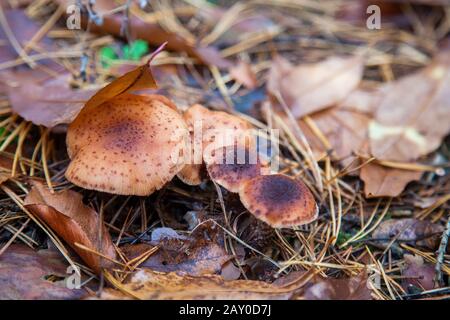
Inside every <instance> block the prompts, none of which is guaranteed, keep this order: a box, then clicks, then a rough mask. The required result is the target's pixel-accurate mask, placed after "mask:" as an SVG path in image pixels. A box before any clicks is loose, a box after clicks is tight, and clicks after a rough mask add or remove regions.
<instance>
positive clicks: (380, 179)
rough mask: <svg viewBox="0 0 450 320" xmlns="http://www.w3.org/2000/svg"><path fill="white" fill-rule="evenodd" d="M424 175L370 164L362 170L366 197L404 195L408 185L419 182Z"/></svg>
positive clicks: (418, 172) (361, 175)
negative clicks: (403, 192)
mask: <svg viewBox="0 0 450 320" xmlns="http://www.w3.org/2000/svg"><path fill="white" fill-rule="evenodd" d="M422 173H423V172H421V171H412V170H402V169H395V168H386V167H383V166H381V165H379V164H375V163H369V164H367V165H364V166H363V167H362V168H361V173H360V177H361V179H362V180H363V181H364V194H365V195H366V197H368V198H372V197H396V196H398V195H400V193H402V191H403V189H405V187H406V185H407V184H408V183H410V182H411V181H415V180H419V179H420V177H421V176H422Z"/></svg>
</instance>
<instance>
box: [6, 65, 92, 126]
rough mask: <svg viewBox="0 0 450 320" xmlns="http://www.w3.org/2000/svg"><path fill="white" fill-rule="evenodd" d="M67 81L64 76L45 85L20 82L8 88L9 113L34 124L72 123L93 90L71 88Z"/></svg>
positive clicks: (48, 81)
mask: <svg viewBox="0 0 450 320" xmlns="http://www.w3.org/2000/svg"><path fill="white" fill-rule="evenodd" d="M70 78H71V75H69V74H65V75H61V76H58V77H56V78H51V79H48V80H47V81H44V82H35V81H21V83H19V84H18V86H16V87H9V88H8V97H9V100H10V102H11V108H12V110H13V111H14V112H16V113H17V114H19V115H20V116H21V117H22V118H24V119H25V120H27V121H31V122H33V123H34V124H36V125H43V126H46V127H54V126H56V125H58V124H64V123H70V122H72V120H73V119H75V117H76V116H77V114H78V112H80V110H81V108H83V105H84V104H85V103H86V101H88V100H89V98H90V97H91V96H92V95H93V94H94V93H95V91H94V90H76V89H73V88H71V87H70Z"/></svg>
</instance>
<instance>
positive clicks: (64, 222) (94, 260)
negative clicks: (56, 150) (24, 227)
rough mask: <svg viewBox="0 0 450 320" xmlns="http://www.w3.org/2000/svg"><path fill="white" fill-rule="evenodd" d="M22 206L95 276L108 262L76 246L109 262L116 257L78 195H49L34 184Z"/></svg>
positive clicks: (104, 232)
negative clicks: (44, 225) (94, 273)
mask: <svg viewBox="0 0 450 320" xmlns="http://www.w3.org/2000/svg"><path fill="white" fill-rule="evenodd" d="M25 207H26V208H27V209H28V210H30V211H31V212H32V213H33V214H34V215H36V216H37V217H39V218H40V219H42V220H43V221H44V222H45V223H46V224H47V225H48V226H49V227H50V228H51V229H52V230H53V231H54V232H55V233H56V234H58V235H59V236H60V237H61V238H63V239H64V240H65V241H66V242H67V244H69V245H70V246H71V247H72V248H73V249H74V251H75V252H76V253H78V255H79V256H80V257H81V258H82V259H83V261H84V262H85V263H86V265H87V266H89V267H90V268H91V269H92V270H94V271H95V272H97V273H99V272H100V271H101V269H102V267H109V266H111V261H109V260H107V259H104V258H100V257H99V255H97V254H94V253H91V252H89V251H87V250H84V249H82V248H80V247H78V246H77V245H76V243H79V244H81V245H83V246H85V247H87V248H89V249H91V250H93V251H96V252H99V253H101V254H102V255H103V256H106V257H108V258H110V259H115V257H116V251H115V249H114V246H113V244H112V240H111V237H110V235H109V233H108V231H107V230H106V228H105V226H104V225H103V221H99V216H98V214H97V212H95V210H94V209H92V208H90V207H88V206H86V205H84V204H83V199H82V195H81V194H79V193H77V192H75V191H72V190H65V191H61V192H59V193H51V192H50V191H49V190H48V189H47V188H46V187H45V186H44V185H43V184H42V183H39V182H36V181H35V182H34V183H33V188H32V189H31V191H30V193H28V195H27V197H26V198H25Z"/></svg>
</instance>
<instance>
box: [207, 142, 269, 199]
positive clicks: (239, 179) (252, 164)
mask: <svg viewBox="0 0 450 320" xmlns="http://www.w3.org/2000/svg"><path fill="white" fill-rule="evenodd" d="M205 162H206V169H207V170H208V173H209V176H210V177H211V179H212V180H214V181H215V182H217V183H218V184H220V185H221V186H222V187H224V188H225V189H227V190H228V191H230V192H239V187H240V185H241V184H242V183H244V182H246V181H248V180H250V179H252V178H254V177H257V176H259V175H262V174H269V173H270V169H269V167H268V165H267V164H266V163H263V162H262V161H261V159H260V158H259V155H258V152H257V151H256V150H252V149H250V148H248V147H242V146H238V145H234V146H227V147H221V148H219V149H216V150H214V151H213V152H212V153H211V157H209V158H205Z"/></svg>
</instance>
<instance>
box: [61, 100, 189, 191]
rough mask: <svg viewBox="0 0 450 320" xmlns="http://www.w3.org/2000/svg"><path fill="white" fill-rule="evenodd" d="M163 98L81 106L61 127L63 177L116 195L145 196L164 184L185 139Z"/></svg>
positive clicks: (178, 163) (181, 125)
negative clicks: (67, 158) (63, 137)
mask: <svg viewBox="0 0 450 320" xmlns="http://www.w3.org/2000/svg"><path fill="white" fill-rule="evenodd" d="M165 99H166V98H164V97H162V98H161V97H156V98H155V96H140V95H133V94H122V95H120V96H117V97H115V98H114V99H112V100H109V101H108V102H105V103H103V104H102V105H100V106H98V107H97V108H93V109H91V110H89V111H88V112H83V110H82V112H81V113H80V114H79V115H78V117H77V118H76V119H75V121H74V122H72V123H71V124H70V126H69V129H68V131H67V149H68V154H69V156H70V158H71V159H72V161H71V163H70V165H69V167H68V169H67V171H66V177H67V179H68V180H69V181H71V182H73V183H74V184H76V185H78V186H81V187H83V188H86V189H91V190H98V191H104V192H109V193H114V194H122V195H142V196H143V195H149V194H151V193H152V192H154V191H155V190H158V189H160V188H161V187H162V186H164V184H165V183H166V182H168V181H170V180H171V179H172V178H173V177H174V176H175V175H176V174H177V173H178V171H179V170H181V168H182V167H183V165H184V162H183V151H184V150H185V148H186V142H187V140H188V139H187V136H188V130H187V127H186V124H185V122H184V121H183V118H182V116H181V115H180V114H179V113H178V112H177V111H176V110H174V109H173V108H172V106H171V105H170V104H169V105H168V104H166V103H165ZM180 159H181V160H180Z"/></svg>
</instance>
